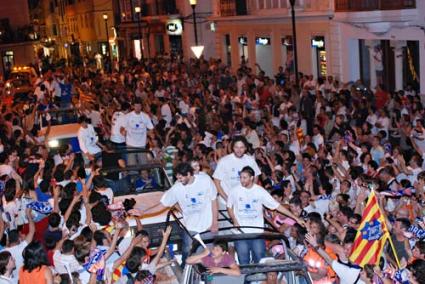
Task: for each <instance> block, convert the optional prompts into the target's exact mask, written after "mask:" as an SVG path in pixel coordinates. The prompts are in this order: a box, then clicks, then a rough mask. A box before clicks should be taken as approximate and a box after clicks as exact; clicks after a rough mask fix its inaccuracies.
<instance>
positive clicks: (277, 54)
mask: <svg viewBox="0 0 425 284" xmlns="http://www.w3.org/2000/svg"><path fill="white" fill-rule="evenodd" d="M271 36H272V39H271V40H272V51H273V74H276V73H277V72H278V70H279V66H283V62H282V38H281V35H280V32H279V31H277V30H274V29H273V31H272V35H271Z"/></svg>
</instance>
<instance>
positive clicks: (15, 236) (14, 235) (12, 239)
mask: <svg viewBox="0 0 425 284" xmlns="http://www.w3.org/2000/svg"><path fill="white" fill-rule="evenodd" d="M7 237H8V241H9V245H10V244H14V243H17V242H19V232H18V230H11V231H9V233H8V234H7Z"/></svg>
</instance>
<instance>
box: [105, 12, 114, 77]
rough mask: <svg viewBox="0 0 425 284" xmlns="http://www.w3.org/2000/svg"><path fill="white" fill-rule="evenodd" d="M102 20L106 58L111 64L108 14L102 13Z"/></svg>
mask: <svg viewBox="0 0 425 284" xmlns="http://www.w3.org/2000/svg"><path fill="white" fill-rule="evenodd" d="M103 20H105V31H106V44H107V45H106V47H107V50H106V52H107V58H108V60H109V64H112V57H111V52H110V48H109V31H108V14H106V13H104V14H103ZM108 71H109V66H108Z"/></svg>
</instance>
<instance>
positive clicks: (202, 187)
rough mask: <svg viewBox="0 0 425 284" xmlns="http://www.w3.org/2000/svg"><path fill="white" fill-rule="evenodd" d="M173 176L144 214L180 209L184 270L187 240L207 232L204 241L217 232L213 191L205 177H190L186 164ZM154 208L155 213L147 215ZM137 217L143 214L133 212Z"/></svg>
mask: <svg viewBox="0 0 425 284" xmlns="http://www.w3.org/2000/svg"><path fill="white" fill-rule="evenodd" d="M175 172H176V177H177V182H176V183H174V185H173V186H172V187H171V188H170V189H169V190H167V191H166V192H165V193H164V195H163V196H162V198H161V201H160V203H159V204H156V205H154V206H152V207H150V208H148V209H146V210H145V211H144V212H147V213H149V215H156V214H159V213H160V212H161V211H163V210H164V209H165V207H173V206H175V205H178V206H179V207H180V208H181V212H182V215H183V221H184V225H185V227H186V229H187V231H189V233H190V236H189V235H188V234H187V233H186V232H183V236H182V242H183V244H182V246H183V247H182V265H183V266H184V264H185V261H186V258H187V257H188V255H189V252H190V248H191V246H192V238H191V236H193V235H196V234H197V233H201V232H205V231H210V232H209V233H207V234H203V236H202V237H203V238H208V237H211V236H212V235H214V234H215V233H216V232H217V230H218V219H217V218H218V209H217V199H216V197H217V190H216V188H215V186H214V183H213V181H212V180H211V178H210V177H209V176H208V175H194V174H193V168H192V167H191V166H190V164H189V163H180V164H179V165H177V167H176V169H175ZM154 208H158V211H157V212H156V213H152V212H151V211H150V210H152V209H154ZM133 211H134V210H133ZM133 213H134V212H133ZM141 214H143V213H142V212H136V214H135V215H141Z"/></svg>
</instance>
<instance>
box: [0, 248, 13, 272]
mask: <svg viewBox="0 0 425 284" xmlns="http://www.w3.org/2000/svg"><path fill="white" fill-rule="evenodd" d="M11 256H12V255H11V254H10V252H8V251H6V250H5V251H2V252H0V275H3V274H5V273H6V266H7V264H8V263H9V259H10V257H11Z"/></svg>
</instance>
